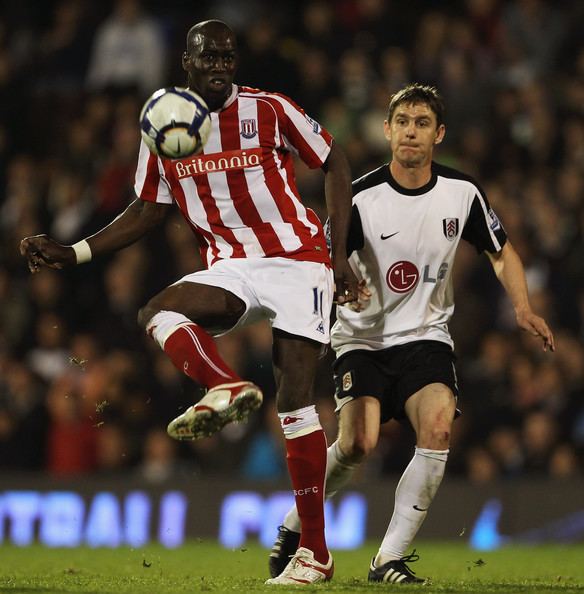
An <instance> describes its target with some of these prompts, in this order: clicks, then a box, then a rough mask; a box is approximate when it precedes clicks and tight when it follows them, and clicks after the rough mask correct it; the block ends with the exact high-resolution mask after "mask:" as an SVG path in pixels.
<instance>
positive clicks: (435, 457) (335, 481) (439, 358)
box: [270, 84, 555, 583]
mask: <svg viewBox="0 0 584 594" xmlns="http://www.w3.org/2000/svg"><path fill="white" fill-rule="evenodd" d="M383 129H384V133H385V137H386V139H387V140H388V142H389V145H390V148H391V153H392V157H391V160H390V162H389V164H385V165H383V166H381V167H379V168H377V169H375V170H374V171H372V172H370V173H368V174H366V175H365V176H363V177H361V178H360V179H358V180H357V181H356V182H354V184H353V215H352V219H351V231H350V234H349V243H348V245H347V251H348V252H349V253H351V254H352V255H351V263H352V265H353V267H354V269H355V271H356V273H357V274H358V275H359V281H360V287H362V292H361V299H360V302H359V305H360V307H357V308H354V311H350V310H349V311H347V310H346V308H345V310H343V309H341V308H337V322H336V324H335V325H334V326H333V329H332V331H331V339H332V340H331V342H332V346H333V348H334V349H335V352H336V355H337V359H336V361H335V363H334V374H335V400H336V402H337V411H338V413H339V433H338V436H337V441H335V442H334V443H333V444H332V445H331V446H330V447H329V449H328V463H327V481H326V495H327V496H328V497H331V496H332V495H334V494H335V493H336V492H337V491H338V490H339V489H340V488H342V487H343V486H344V485H346V484H347V482H348V481H349V479H350V478H351V475H352V474H353V472H354V470H355V468H356V466H358V465H359V463H361V462H362V460H363V459H364V458H365V457H366V456H367V454H369V452H370V451H371V450H372V449H374V448H375V446H376V445H377V441H378V439H379V429H380V424H383V423H386V422H387V421H389V420H390V419H396V420H399V421H406V420H407V421H409V423H410V424H411V426H412V427H413V429H414V431H415V434H416V447H415V452H414V456H413V458H412V459H411V461H410V463H409V464H408V466H407V468H406V470H405V471H404V473H403V474H402V476H401V479H400V481H399V483H398V486H397V489H396V492H395V506H394V511H393V515H392V517H391V521H390V523H389V525H388V528H387V532H386V534H385V537H384V538H383V541H382V543H381V546H380V548H379V552H378V553H377V555H376V556H375V557H374V559H373V561H372V562H371V566H370V568H369V575H368V579H369V581H372V582H394V583H422V582H424V580H423V579H421V578H419V577H416V576H415V574H414V573H412V571H411V570H410V569H409V567H408V565H407V563H408V562H410V561H416V560H417V558H418V557H417V556H416V555H413V554H412V555H406V552H407V550H408V548H409V546H410V544H411V543H412V541H413V539H414V537H415V536H416V534H417V532H418V530H419V528H420V526H421V525H422V522H423V521H424V519H425V517H426V514H427V511H428V509H429V507H430V504H431V503H432V500H433V498H434V496H435V494H436V492H437V490H438V488H439V486H440V483H441V482H442V477H443V476H444V470H445V466H446V462H447V459H448V454H449V448H450V436H451V432H452V422H453V420H454V418H455V407H456V401H457V397H458V383H457V377H456V370H455V367H454V360H455V358H454V353H453V348H454V344H453V341H452V338H451V336H450V334H449V331H448V322H449V320H450V318H451V317H452V313H453V311H454V297H453V286H452V267H453V264H454V257H455V253H456V249H457V247H458V243H459V241H460V240H461V239H465V240H466V241H467V242H469V243H471V244H472V245H473V246H474V247H475V248H476V250H477V252H479V253H482V252H485V253H486V254H487V255H488V257H489V260H490V262H491V265H492V268H493V271H494V272H495V275H496V277H497V278H498V280H499V282H500V283H501V284H502V285H503V287H504V289H505V291H506V293H507V295H508V297H509V299H510V300H511V302H512V304H513V309H514V312H515V317H516V323H517V326H518V327H519V328H521V329H522V330H525V331H526V332H528V333H529V334H531V335H533V336H536V337H538V338H540V339H541V340H542V342H543V350H544V351H545V350H547V349H550V350H551V351H553V350H554V349H555V346H554V338H553V335H552V332H551V331H550V329H549V328H548V326H547V324H546V322H545V320H543V319H542V318H540V317H539V316H537V315H536V314H535V313H534V312H533V310H532V309H531V305H530V303H529V298H528V292H527V283H526V279H525V271H524V269H523V265H522V263H521V260H520V258H519V256H518V255H517V252H515V250H514V249H513V247H512V245H511V243H510V241H508V240H507V235H506V233H505V230H504V228H503V226H502V225H501V223H500V221H499V219H498V218H497V215H496V214H495V212H494V211H493V209H492V208H491V206H490V205H489V202H488V200H487V197H486V196H485V194H484V192H483V191H482V190H481V189H480V187H479V186H478V185H477V183H476V182H475V181H474V180H473V179H472V178H469V177H468V176H467V175H466V174H463V173H460V172H459V171H457V170H454V169H451V168H447V167H444V166H442V165H438V164H437V163H435V162H434V161H433V154H434V149H435V147H436V145H439V144H440V143H441V142H442V139H443V138H444V134H445V132H446V128H445V125H444V105H443V102H442V97H441V96H440V95H439V94H438V92H437V91H436V89H435V88H434V87H430V86H424V85H421V84H411V85H408V86H406V87H404V88H403V89H401V90H400V91H398V92H397V93H395V94H394V95H392V97H391V99H390V102H389V109H388V112H387V117H386V119H385V121H384V125H383ZM385 241H387V242H388V243H385ZM388 246H389V247H388ZM527 373H528V370H527V369H526V371H525V374H524V375H526V374H527ZM545 396H546V397H547V399H548V401H549V400H550V399H551V394H549V393H546V394H545ZM532 414H536V413H532ZM539 414H540V415H543V413H539ZM531 418H532V417H530V419H531ZM541 418H542V419H545V420H547V419H548V417H547V416H546V417H543V416H542V417H541ZM539 419H540V417H537V419H536V418H534V422H530V423H529V425H528V426H527V428H526V431H525V434H526V436H527V437H529V438H530V439H529V444H530V446H531V447H530V449H529V450H528V452H527V453H526V459H527V460H528V463H531V465H532V466H538V465H541V464H543V463H544V460H541V459H542V458H543V453H544V452H546V453H547V452H549V448H548V447H546V446H550V447H551V446H552V445H554V442H553V439H554V438H555V433H554V431H553V429H552V428H551V427H550V425H551V423H550V424H549V425H545V424H544V423H543V420H541V421H540V422H538V423H536V422H535V421H536V420H538V421H539ZM546 429H547V431H546ZM545 462H547V460H545ZM298 528H299V525H298V517H297V513H296V510H295V509H292V510H290V512H288V514H287V515H286V517H285V519H284V523H283V525H282V526H281V527H280V529H279V533H278V537H277V540H276V542H275V544H274V547H273V548H272V552H271V554H270V570H271V571H272V573H273V574H277V573H278V570H279V569H280V567H279V565H280V566H281V565H282V564H284V563H285V561H286V560H287V557H288V555H289V554H290V553H291V552H292V551H293V548H294V545H295V544H296V542H297V539H298Z"/></svg>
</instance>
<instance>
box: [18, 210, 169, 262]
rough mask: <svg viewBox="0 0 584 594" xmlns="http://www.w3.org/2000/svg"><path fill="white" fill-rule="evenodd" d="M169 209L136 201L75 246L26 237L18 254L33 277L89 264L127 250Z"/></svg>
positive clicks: (157, 223)
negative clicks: (109, 253) (48, 269)
mask: <svg viewBox="0 0 584 594" xmlns="http://www.w3.org/2000/svg"><path fill="white" fill-rule="evenodd" d="M169 207H170V205H168V204H156V203H151V202H145V201H143V200H139V199H136V200H134V202H132V203H131V204H130V205H129V206H128V208H126V210H125V211H124V212H123V213H121V214H120V215H118V216H117V217H116V218H115V219H114V220H113V221H112V222H111V223H110V224H109V225H107V226H106V227H104V228H103V229H101V230H100V231H98V232H97V233H95V234H94V235H92V236H91V237H88V238H87V239H85V240H83V241H81V242H79V243H78V244H76V246H77V249H75V248H74V247H73V246H70V245H62V244H60V243H57V242H56V241H55V240H53V239H51V238H50V237H48V236H47V235H34V236H32V237H25V238H24V239H23V240H22V241H21V242H20V253H21V254H22V255H23V256H24V257H25V258H26V259H27V261H28V267H29V269H30V271H31V272H32V273H33V274H34V273H35V272H38V271H39V270H40V269H41V268H42V267H43V266H46V267H48V268H64V267H65V266H73V265H75V264H81V263H82V262H86V261H88V260H91V259H92V258H93V257H95V256H97V255H99V254H106V253H108V252H113V251H116V250H119V249H121V248H124V247H127V246H129V245H131V244H132V243H134V242H135V241H137V240H138V239H140V238H141V237H143V236H144V235H145V234H146V233H147V232H148V231H150V230H151V229H153V228H154V227H156V226H158V225H159V224H160V223H161V222H162V221H163V220H164V218H165V216H166V213H167V212H168V209H169Z"/></svg>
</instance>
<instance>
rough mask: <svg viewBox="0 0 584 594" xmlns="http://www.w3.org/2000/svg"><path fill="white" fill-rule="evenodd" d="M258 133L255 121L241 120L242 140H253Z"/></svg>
mask: <svg viewBox="0 0 584 594" xmlns="http://www.w3.org/2000/svg"><path fill="white" fill-rule="evenodd" d="M257 133H258V125H257V121H256V120H255V119H250V120H241V135H242V136H243V137H244V138H247V139H250V138H253V137H254V136H255V135H256V134H257Z"/></svg>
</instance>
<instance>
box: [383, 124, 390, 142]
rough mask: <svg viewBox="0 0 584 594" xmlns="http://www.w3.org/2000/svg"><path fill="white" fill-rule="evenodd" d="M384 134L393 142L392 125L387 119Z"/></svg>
mask: <svg viewBox="0 0 584 594" xmlns="http://www.w3.org/2000/svg"><path fill="white" fill-rule="evenodd" d="M383 135H384V136H385V138H387V140H389V141H390V142H391V126H390V125H389V122H388V121H387V120H383Z"/></svg>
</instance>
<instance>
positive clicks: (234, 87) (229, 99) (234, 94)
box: [217, 83, 239, 111]
mask: <svg viewBox="0 0 584 594" xmlns="http://www.w3.org/2000/svg"><path fill="white" fill-rule="evenodd" d="M238 94H239V87H238V86H237V85H236V84H234V83H231V93H230V94H229V97H227V101H225V103H224V104H223V107H221V109H218V110H217V111H223V110H224V109H227V108H228V107H229V106H230V105H232V104H233V102H234V101H235V100H236V99H237V95H238Z"/></svg>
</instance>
